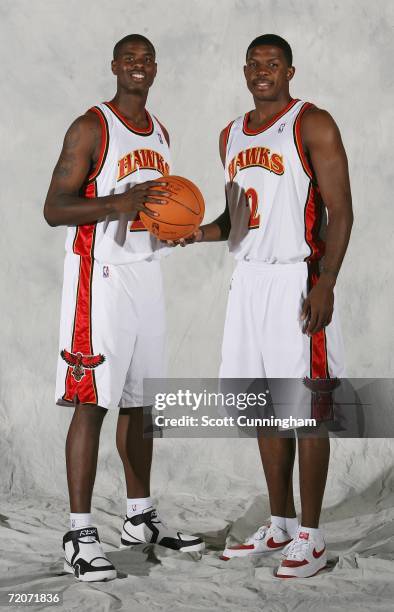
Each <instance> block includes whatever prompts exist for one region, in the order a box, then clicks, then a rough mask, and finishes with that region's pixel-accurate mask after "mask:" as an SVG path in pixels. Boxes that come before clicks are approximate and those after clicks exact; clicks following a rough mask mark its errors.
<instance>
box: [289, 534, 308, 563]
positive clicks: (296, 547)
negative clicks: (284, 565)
mask: <svg viewBox="0 0 394 612" xmlns="http://www.w3.org/2000/svg"><path fill="white" fill-rule="evenodd" d="M310 543H311V542H310V541H309V540H304V539H301V538H294V540H292V542H290V544H289V545H288V546H289V548H288V550H287V554H286V557H287V558H288V559H294V560H296V561H302V560H303V559H305V557H306V551H307V549H308V546H309V545H310Z"/></svg>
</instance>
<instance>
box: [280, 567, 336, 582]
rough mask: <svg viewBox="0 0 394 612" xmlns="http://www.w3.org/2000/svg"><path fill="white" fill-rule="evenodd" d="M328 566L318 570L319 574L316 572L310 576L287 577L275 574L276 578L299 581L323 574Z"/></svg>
mask: <svg viewBox="0 0 394 612" xmlns="http://www.w3.org/2000/svg"><path fill="white" fill-rule="evenodd" d="M327 567H328V565H325V566H324V567H321V568H320V569H318V570H317V572H315V573H314V574H310V576H286V574H283V575H282V576H281V575H280V574H275V578H282V579H283V578H298V579H300V578H301V579H305V578H313V576H317V574H318V573H319V572H322V571H323V570H325V569H327Z"/></svg>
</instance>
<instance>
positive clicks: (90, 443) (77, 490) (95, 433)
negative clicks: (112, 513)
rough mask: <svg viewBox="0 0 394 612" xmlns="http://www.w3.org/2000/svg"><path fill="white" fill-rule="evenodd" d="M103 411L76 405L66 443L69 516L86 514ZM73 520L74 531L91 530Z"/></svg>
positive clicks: (93, 476) (103, 409)
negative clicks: (78, 529) (79, 529)
mask: <svg viewBox="0 0 394 612" xmlns="http://www.w3.org/2000/svg"><path fill="white" fill-rule="evenodd" d="M106 412H107V410H106V409H105V408H100V407H98V406H89V405H83V404H77V405H76V406H75V410H74V414H73V417H72V419H71V423H70V427H69V430H68V434H67V440H66V467H67V482H68V491H69V497H70V511H71V513H72V514H77V513H78V514H80V513H82V514H90V511H91V501H92V494H93V486H94V481H95V477H96V468H97V456H98V448H99V439H100V431H101V426H102V423H103V420H104V417H105V414H106ZM84 520H85V519H82V517H81V518H80V519H79V520H78V517H74V526H75V528H82V527H86V526H91V518H90V519H89V518H87V519H86V520H87V521H88V522H87V524H83V521H84Z"/></svg>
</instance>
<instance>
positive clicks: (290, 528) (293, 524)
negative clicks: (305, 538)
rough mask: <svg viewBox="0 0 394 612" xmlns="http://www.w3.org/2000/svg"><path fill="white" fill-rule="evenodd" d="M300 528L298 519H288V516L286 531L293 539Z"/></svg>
mask: <svg viewBox="0 0 394 612" xmlns="http://www.w3.org/2000/svg"><path fill="white" fill-rule="evenodd" d="M298 526H299V523H298V518H297V517H296V516H295V517H294V518H288V517H287V516H286V531H287V533H288V534H289V536H290V537H291V538H294V537H295V535H296V533H297V529H298Z"/></svg>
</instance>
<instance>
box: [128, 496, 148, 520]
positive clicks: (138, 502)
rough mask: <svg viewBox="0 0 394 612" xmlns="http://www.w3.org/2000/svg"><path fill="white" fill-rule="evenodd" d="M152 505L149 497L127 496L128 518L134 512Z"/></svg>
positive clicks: (136, 512) (139, 511)
mask: <svg viewBox="0 0 394 612" xmlns="http://www.w3.org/2000/svg"><path fill="white" fill-rule="evenodd" d="M151 506H152V498H151V497H128V498H127V516H128V517H129V518H130V517H131V516H134V515H135V514H141V512H143V510H146V509H147V508H150V507H151Z"/></svg>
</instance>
